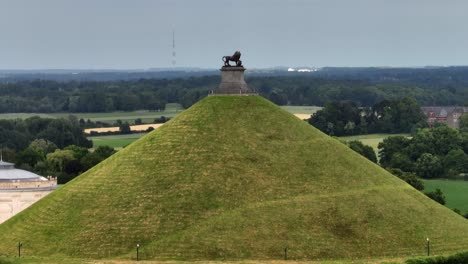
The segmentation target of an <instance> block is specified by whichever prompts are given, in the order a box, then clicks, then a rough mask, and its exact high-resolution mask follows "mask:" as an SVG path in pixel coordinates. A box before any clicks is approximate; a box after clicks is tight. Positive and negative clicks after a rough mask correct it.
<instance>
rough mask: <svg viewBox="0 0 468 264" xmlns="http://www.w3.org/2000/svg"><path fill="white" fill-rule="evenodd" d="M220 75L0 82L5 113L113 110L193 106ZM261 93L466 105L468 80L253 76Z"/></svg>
mask: <svg viewBox="0 0 468 264" xmlns="http://www.w3.org/2000/svg"><path fill="white" fill-rule="evenodd" d="M219 81H220V79H219V76H203V77H189V78H177V79H138V80H125V81H124V80H117V81H102V82H98V81H67V82H59V81H53V80H39V79H38V80H22V81H14V82H4V83H1V84H0V113H15V112H29V113H31V112H41V113H50V112H110V111H132V110H139V109H147V110H158V109H164V107H165V104H166V103H181V104H182V105H183V106H184V107H189V106H191V105H192V104H194V103H195V102H197V101H198V100H200V99H201V98H203V97H205V96H206V95H207V94H208V93H209V92H210V90H212V89H214V88H215V87H216V86H217V85H218V84H219ZM247 82H248V83H249V85H250V86H251V87H253V88H254V89H255V90H256V91H257V92H258V93H259V94H260V95H262V96H264V97H266V98H267V99H269V100H271V101H273V102H274V103H276V104H279V105H318V106H323V105H325V104H326V103H328V102H332V101H343V100H349V101H353V102H355V103H356V105H357V106H372V105H375V104H377V103H379V102H381V101H383V100H395V99H401V98H403V97H411V98H414V99H415V100H416V101H417V102H418V103H419V104H420V105H463V104H465V103H466V102H468V85H465V84H460V83H453V84H450V85H448V84H445V83H444V84H443V85H441V86H436V85H426V84H425V83H423V85H417V84H410V83H404V82H395V81H379V82H376V81H375V80H365V79H363V80H355V79H354V80H352V79H342V78H338V79H333V78H323V77H315V76H308V75H307V76H299V75H291V76H276V77H274V76H250V77H249V78H248V79H247Z"/></svg>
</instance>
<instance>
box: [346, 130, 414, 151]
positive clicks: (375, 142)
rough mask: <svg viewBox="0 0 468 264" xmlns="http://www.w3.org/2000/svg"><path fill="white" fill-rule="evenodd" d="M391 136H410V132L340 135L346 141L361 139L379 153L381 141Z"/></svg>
mask: <svg viewBox="0 0 468 264" xmlns="http://www.w3.org/2000/svg"><path fill="white" fill-rule="evenodd" d="M390 136H405V137H408V136H409V134H368V135H358V136H347V137H340V139H342V140H345V141H352V140H359V141H361V142H362V144H364V145H368V146H371V147H372V148H373V149H374V151H375V153H376V154H378V146H379V143H380V142H382V141H383V140H384V139H385V138H387V137H390Z"/></svg>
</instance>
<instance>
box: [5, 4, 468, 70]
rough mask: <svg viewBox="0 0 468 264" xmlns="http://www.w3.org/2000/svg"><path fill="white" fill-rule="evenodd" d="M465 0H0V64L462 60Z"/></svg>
mask: <svg viewBox="0 0 468 264" xmlns="http://www.w3.org/2000/svg"><path fill="white" fill-rule="evenodd" d="M466 10H468V2H465V1H461V0H451V1H446V2H441V1H436V0H429V1H403V0H395V1H387V0H356V1H339V0H327V1H324V0H321V1H284V0H283V1H279V0H275V1H247V0H238V1H216V0H200V1H170V0H158V1H151V0H141V1H124V0H113V1H112V0H102V1H91V0H82V1H72V0H43V1H32V0H19V1H7V0H0V25H1V26H0V34H2V41H1V42H0V58H1V59H0V69H148V68H170V67H172V63H171V62H172V32H173V30H174V31H175V35H176V36H175V39H176V53H177V56H176V59H177V63H176V65H175V66H176V67H197V68H210V69H211V68H219V66H221V64H222V62H221V57H222V56H223V55H231V54H232V53H233V52H234V51H235V50H240V51H241V52H242V58H241V59H242V60H243V61H244V64H245V65H246V67H248V68H271V67H276V66H285V67H298V66H315V67H325V66H337V67H368V66H379V67H380V66H391V67H415V66H427V65H433V66H450V65H467V64H468V63H467V61H468V53H467V52H464V51H465V50H464V48H465V47H467V46H468V45H467V44H468V28H467V27H466V26H465V25H466V24H467V23H468V16H466V15H465V11H466Z"/></svg>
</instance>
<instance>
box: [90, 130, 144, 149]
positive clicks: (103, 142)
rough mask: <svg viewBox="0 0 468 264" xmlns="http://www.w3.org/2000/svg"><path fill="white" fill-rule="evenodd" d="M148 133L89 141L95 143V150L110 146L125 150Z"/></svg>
mask: <svg viewBox="0 0 468 264" xmlns="http://www.w3.org/2000/svg"><path fill="white" fill-rule="evenodd" d="M145 134H146V133H136V134H128V135H111V136H98V137H88V139H89V140H92V141H93V148H96V147H99V146H109V147H113V148H116V149H119V148H123V147H125V146H127V145H129V144H130V143H132V142H133V141H135V140H137V139H139V138H140V137H142V136H144V135H145Z"/></svg>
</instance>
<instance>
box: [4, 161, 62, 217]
mask: <svg viewBox="0 0 468 264" xmlns="http://www.w3.org/2000/svg"><path fill="white" fill-rule="evenodd" d="M56 188H57V178H52V177H49V178H44V177H42V176H39V175H37V174H34V173H32V172H29V171H25V170H20V169H16V168H15V164H13V163H9V162H4V161H3V159H2V158H0V223H3V222H5V221H6V220H7V219H9V218H10V217H12V216H14V215H15V214H17V213H19V212H21V211H22V210H24V209H25V208H27V207H28V206H30V205H31V204H33V203H35V202H37V201H39V200H40V199H41V198H42V197H44V196H46V195H47V194H49V193H50V192H52V191H53V190H55V189H56Z"/></svg>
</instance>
